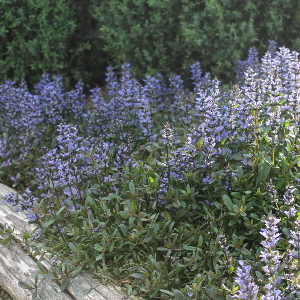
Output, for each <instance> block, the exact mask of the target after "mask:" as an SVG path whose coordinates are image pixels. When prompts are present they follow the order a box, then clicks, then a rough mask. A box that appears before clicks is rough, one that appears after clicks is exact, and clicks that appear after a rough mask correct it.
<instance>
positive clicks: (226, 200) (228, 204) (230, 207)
mask: <svg viewBox="0 0 300 300" xmlns="http://www.w3.org/2000/svg"><path fill="white" fill-rule="evenodd" d="M222 199H223V201H224V204H225V205H226V207H227V208H228V210H229V211H230V212H234V209H233V203H232V201H231V199H230V198H229V196H228V195H226V194H224V195H223V197H222Z"/></svg>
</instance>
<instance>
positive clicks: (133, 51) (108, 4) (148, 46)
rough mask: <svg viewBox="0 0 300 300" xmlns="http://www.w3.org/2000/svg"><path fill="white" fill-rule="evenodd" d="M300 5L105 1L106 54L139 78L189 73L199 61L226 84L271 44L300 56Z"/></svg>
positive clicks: (100, 14)
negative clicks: (251, 53) (241, 63)
mask: <svg viewBox="0 0 300 300" xmlns="http://www.w3.org/2000/svg"><path fill="white" fill-rule="evenodd" d="M299 13H300V3H299V1H298V0H290V1H287V0H270V1H268V3H267V4H266V3H265V2H264V1H258V0H254V1H253V0H250V1H246V2H243V1H239V0H222V1H221V0H198V1H195V0H194V1H191V0H164V1H158V0H148V1H144V0H134V1H133V0H123V1H119V0H104V1H102V5H101V6H99V7H98V8H97V9H96V12H95V16H96V18H97V20H98V22H99V25H100V30H101V33H102V35H103V37H104V40H105V42H106V43H105V50H106V51H107V52H108V53H109V55H110V56H111V57H112V59H113V63H114V65H116V66H120V65H121V64H122V63H123V62H124V61H126V62H129V63H131V65H132V67H133V72H134V74H135V75H136V76H138V77H139V78H141V77H142V75H143V74H144V73H145V72H149V73H152V74H153V73H155V72H156V71H160V72H162V73H163V74H164V75H168V74H169V73H171V72H175V73H178V74H185V76H186V77H187V75H188V74H189V68H188V67H189V66H190V65H191V64H192V63H194V62H195V61H200V62H201V65H202V67H203V70H204V71H211V72H212V73H213V75H216V76H218V78H219V79H221V80H223V81H229V80H230V79H233V78H234V70H235V65H236V61H237V59H241V58H245V56H246V55H247V51H248V49H249V48H250V47H251V46H253V45H255V46H257V48H258V50H259V53H260V54H264V52H265V51H266V49H267V45H268V40H270V39H272V40H275V41H277V42H278V45H279V46H283V45H285V46H287V47H291V48H292V49H295V50H298V51H300V40H299V38H298V36H299V34H298V32H299V29H300V18H299Z"/></svg>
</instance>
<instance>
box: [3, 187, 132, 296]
mask: <svg viewBox="0 0 300 300" xmlns="http://www.w3.org/2000/svg"><path fill="white" fill-rule="evenodd" d="M9 193H16V191H15V190H13V189H11V188H9V187H7V186H5V185H3V184H1V183H0V229H4V228H7V227H9V228H12V229H14V230H13V240H12V242H10V243H9V244H8V245H6V246H1V245H0V285H1V286H2V288H3V289H4V290H5V291H7V292H8V293H9V294H10V295H11V296H12V297H13V298H14V299H16V300H30V299H31V295H30V292H29V291H28V290H27V289H23V288H21V287H20V286H19V285H18V282H20V281H22V282H25V283H28V284H30V283H32V280H33V278H34V276H35V274H36V273H37V272H38V271H39V269H38V267H37V260H38V257H31V256H30V255H29V254H28V253H27V252H26V251H25V249H24V248H23V247H22V240H23V239H22V236H23V233H24V232H32V231H33V230H34V228H35V226H34V225H30V224H28V220H27V218H26V214H25V213H24V212H17V211H16V210H17V209H16V207H13V206H10V205H7V204H3V203H2V199H3V197H4V195H5V194H9ZM0 238H1V236H0ZM42 264H43V266H44V267H45V268H46V269H49V268H50V267H51V263H50V260H48V261H47V259H45V260H43V261H42ZM37 291H38V292H37V299H40V300H105V299H106V300H119V299H124V297H125V295H124V294H123V293H122V292H121V289H120V287H117V286H112V285H101V284H100V282H99V280H97V279H95V278H93V276H92V275H91V274H90V273H82V274H79V275H77V276H76V277H74V278H72V279H70V281H69V284H68V286H67V288H66V289H65V291H64V292H61V289H60V285H59V284H58V283H57V282H54V281H51V280H50V279H45V280H43V281H42V283H41V285H40V286H39V288H38V289H37ZM130 299H136V300H137V299H138V298H136V297H133V296H131V297H130Z"/></svg>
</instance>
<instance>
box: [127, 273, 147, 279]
mask: <svg viewBox="0 0 300 300" xmlns="http://www.w3.org/2000/svg"><path fill="white" fill-rule="evenodd" d="M130 276H131V277H134V278H145V277H146V276H145V275H143V274H140V273H133V274H130Z"/></svg>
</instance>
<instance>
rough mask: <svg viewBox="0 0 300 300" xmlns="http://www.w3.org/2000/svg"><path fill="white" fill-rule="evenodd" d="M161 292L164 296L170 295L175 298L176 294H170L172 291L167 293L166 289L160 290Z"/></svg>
mask: <svg viewBox="0 0 300 300" xmlns="http://www.w3.org/2000/svg"><path fill="white" fill-rule="evenodd" d="M160 291H161V292H162V293H164V294H167V295H169V296H174V294H173V293H172V292H170V291H167V290H164V289H160Z"/></svg>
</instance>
